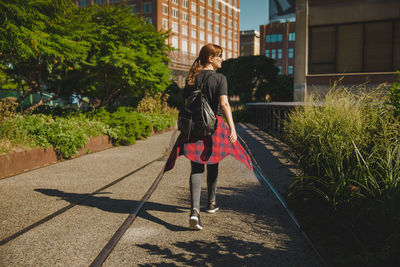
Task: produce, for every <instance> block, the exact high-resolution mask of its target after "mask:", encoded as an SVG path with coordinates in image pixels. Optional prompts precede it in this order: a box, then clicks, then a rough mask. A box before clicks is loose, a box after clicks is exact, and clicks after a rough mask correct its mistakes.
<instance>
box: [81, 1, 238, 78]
mask: <svg viewBox="0 0 400 267" xmlns="http://www.w3.org/2000/svg"><path fill="white" fill-rule="evenodd" d="M75 3H76V4H77V5H78V6H81V7H82V6H90V5H93V4H98V5H103V4H107V5H108V4H123V5H127V6H130V7H131V9H132V13H135V14H138V15H140V16H143V17H145V18H147V20H148V21H149V22H151V23H152V24H153V25H154V27H155V28H156V30H158V31H160V30H168V29H170V30H171V32H172V34H171V36H170V37H169V38H168V43H169V44H170V45H171V46H172V47H174V48H175V49H176V50H175V51H174V52H172V53H171V55H170V58H171V64H170V68H171V69H172V71H173V76H174V79H175V81H176V82H177V83H178V85H180V86H183V84H184V79H185V78H186V76H187V73H188V70H189V68H190V66H191V65H192V63H193V61H194V59H195V58H196V56H197V55H198V52H199V50H200V48H201V47H202V46H203V45H205V44H207V43H214V44H217V45H220V46H221V47H222V48H223V50H224V53H223V58H224V59H228V58H234V57H238V56H239V21H240V0H75Z"/></svg>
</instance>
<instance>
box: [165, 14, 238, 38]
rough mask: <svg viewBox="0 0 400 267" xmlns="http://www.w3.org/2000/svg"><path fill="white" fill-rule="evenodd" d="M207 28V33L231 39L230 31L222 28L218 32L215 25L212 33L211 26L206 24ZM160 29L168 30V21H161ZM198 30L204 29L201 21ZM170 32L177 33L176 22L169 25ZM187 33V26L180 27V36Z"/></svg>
mask: <svg viewBox="0 0 400 267" xmlns="http://www.w3.org/2000/svg"><path fill="white" fill-rule="evenodd" d="M208 26H209V27H208V30H209V31H211V32H214V33H216V34H221V35H222V36H228V38H231V39H233V33H232V31H230V30H228V31H227V30H226V28H222V29H221V30H220V28H219V26H217V25H216V26H215V27H214V31H213V27H212V25H211V24H208ZM162 27H163V29H164V30H168V29H169V25H168V19H162ZM200 28H204V25H202V24H201V21H200ZM171 30H172V32H175V33H179V24H178V23H177V22H172V23H171ZM187 31H188V26H186V25H182V26H181V32H182V34H183V35H187ZM192 31H196V30H195V29H192ZM200 33H202V34H204V32H203V31H200ZM234 36H235V39H237V33H235V34H234Z"/></svg>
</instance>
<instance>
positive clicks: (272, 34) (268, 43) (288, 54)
mask: <svg viewBox="0 0 400 267" xmlns="http://www.w3.org/2000/svg"><path fill="white" fill-rule="evenodd" d="M295 24H296V23H295V22H271V23H269V24H267V25H260V55H265V56H266V57H270V58H272V59H275V61H276V62H275V65H276V66H277V67H278V68H279V73H280V74H285V75H293V74H294V53H295V39H296V35H295Z"/></svg>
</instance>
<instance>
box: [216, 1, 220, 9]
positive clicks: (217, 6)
mask: <svg viewBox="0 0 400 267" xmlns="http://www.w3.org/2000/svg"><path fill="white" fill-rule="evenodd" d="M215 9H219V2H218V0H215Z"/></svg>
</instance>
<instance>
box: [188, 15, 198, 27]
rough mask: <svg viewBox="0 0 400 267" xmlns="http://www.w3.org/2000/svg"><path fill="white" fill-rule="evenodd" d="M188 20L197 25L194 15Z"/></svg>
mask: <svg viewBox="0 0 400 267" xmlns="http://www.w3.org/2000/svg"><path fill="white" fill-rule="evenodd" d="M190 21H191V22H192V24H193V25H197V24H196V17H195V16H192V17H191V19H190Z"/></svg>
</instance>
